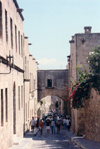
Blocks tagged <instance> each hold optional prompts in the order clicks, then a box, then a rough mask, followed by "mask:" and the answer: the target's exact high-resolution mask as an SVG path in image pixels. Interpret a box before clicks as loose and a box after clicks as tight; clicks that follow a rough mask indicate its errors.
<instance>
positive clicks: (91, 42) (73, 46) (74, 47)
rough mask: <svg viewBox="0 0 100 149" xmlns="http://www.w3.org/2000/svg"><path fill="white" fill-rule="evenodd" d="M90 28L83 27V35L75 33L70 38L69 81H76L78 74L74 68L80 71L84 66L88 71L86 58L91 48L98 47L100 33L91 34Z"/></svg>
mask: <svg viewBox="0 0 100 149" xmlns="http://www.w3.org/2000/svg"><path fill="white" fill-rule="evenodd" d="M91 29H92V27H90V26H87V27H84V30H85V32H84V33H77V34H75V35H74V36H72V39H71V40H70V41H69V42H70V56H69V57H68V59H70V60H69V61H70V69H69V70H70V72H69V73H70V80H71V81H72V82H73V81H77V80H78V73H77V69H76V66H79V68H80V69H82V66H83V65H84V66H85V68H86V69H87V70H89V65H88V63H87V57H88V54H89V52H90V51H91V50H92V48H95V47H96V46H99V45H100V33H91Z"/></svg>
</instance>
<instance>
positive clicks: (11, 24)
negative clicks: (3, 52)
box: [10, 18, 13, 49]
mask: <svg viewBox="0 0 100 149" xmlns="http://www.w3.org/2000/svg"><path fill="white" fill-rule="evenodd" d="M10 36H11V48H12V49H13V22H12V19H11V18H10Z"/></svg>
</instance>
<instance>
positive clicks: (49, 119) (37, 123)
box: [30, 115, 71, 135]
mask: <svg viewBox="0 0 100 149" xmlns="http://www.w3.org/2000/svg"><path fill="white" fill-rule="evenodd" d="M30 125H31V131H33V132H34V128H35V127H37V128H39V130H40V134H41V135H42V133H43V128H44V127H45V128H46V131H47V133H48V134H49V133H50V131H51V133H52V134H56V133H57V134H59V133H60V129H61V127H62V128H64V129H65V130H68V131H69V130H70V127H71V118H70V117H69V116H66V117H64V116H54V115H53V116H46V117H43V118H42V119H39V118H37V119H34V117H32V120H31V122H30Z"/></svg>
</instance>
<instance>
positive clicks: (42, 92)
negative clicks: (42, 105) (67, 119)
mask: <svg viewBox="0 0 100 149" xmlns="http://www.w3.org/2000/svg"><path fill="white" fill-rule="evenodd" d="M46 96H57V97H59V98H61V99H62V100H64V101H65V100H66V99H67V98H68V70H67V69H61V70H38V101H40V100H41V99H43V98H44V97H46ZM66 106H67V113H69V112H68V111H69V105H66Z"/></svg>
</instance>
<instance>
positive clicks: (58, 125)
mask: <svg viewBox="0 0 100 149" xmlns="http://www.w3.org/2000/svg"><path fill="white" fill-rule="evenodd" d="M60 125H61V122H60V120H58V121H57V123H56V126H57V134H59V133H60Z"/></svg>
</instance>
